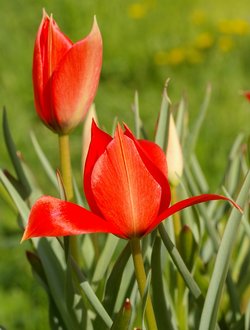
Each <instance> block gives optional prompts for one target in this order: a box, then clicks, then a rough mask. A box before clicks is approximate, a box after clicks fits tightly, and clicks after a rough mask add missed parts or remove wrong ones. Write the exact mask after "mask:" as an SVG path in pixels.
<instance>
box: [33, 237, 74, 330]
mask: <svg viewBox="0 0 250 330" xmlns="http://www.w3.org/2000/svg"><path fill="white" fill-rule="evenodd" d="M37 251H38V255H39V258H40V260H41V262H42V265H43V269H44V272H45V274H46V278H47V282H48V286H49V292H50V294H51V296H52V297H53V301H54V303H55V305H56V306H57V309H58V311H59V313H60V316H61V318H62V319H63V321H64V323H65V324H66V325H67V328H68V329H78V326H77V320H76V317H75V315H74V313H73V312H72V310H71V309H68V308H67V304H66V299H65V298H66V293H65V271H64V270H63V268H62V265H61V264H60V262H59V260H58V258H57V256H56V255H55V253H54V251H53V250H52V248H51V245H50V242H49V240H48V239H46V238H42V239H39V242H38V245H37Z"/></svg>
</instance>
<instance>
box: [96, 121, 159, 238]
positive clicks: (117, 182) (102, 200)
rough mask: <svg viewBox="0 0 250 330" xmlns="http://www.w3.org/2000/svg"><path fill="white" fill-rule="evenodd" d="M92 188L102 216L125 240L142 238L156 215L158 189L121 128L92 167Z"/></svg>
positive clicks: (131, 142) (157, 185)
mask: <svg viewBox="0 0 250 330" xmlns="http://www.w3.org/2000/svg"><path fill="white" fill-rule="evenodd" d="M91 187H92V192H93V194H94V197H95V200H96V203H97V205H98V207H99V209H100V210H101V211H102V214H103V217H104V218H105V219H106V220H108V221H109V222H111V223H113V224H114V225H115V226H117V227H118V228H119V229H120V230H121V231H122V232H123V233H124V235H125V236H126V237H128V238H129V237H132V236H141V235H143V234H144V233H145V232H146V231H147V228H148V226H149V225H150V223H151V222H152V221H153V220H154V219H155V218H156V216H157V214H158V210H159V206H160V200H161V187H160V185H159V184H158V183H157V181H156V180H155V179H154V177H153V176H152V175H151V174H150V172H149V171H148V170H147V168H146V166H145V165H144V162H143V161H142V159H141V157H140V155H139V153H138V151H137V149H136V147H135V144H134V142H133V141H132V140H131V139H130V138H129V137H127V136H125V135H124V134H123V132H122V130H121V128H120V126H118V128H117V130H116V133H115V137H114V139H113V140H112V142H110V143H109V144H108V146H107V148H106V151H105V152H104V153H103V155H102V156H101V157H100V158H99V159H98V160H97V162H96V164H95V166H94V168H93V172H92V180H91Z"/></svg>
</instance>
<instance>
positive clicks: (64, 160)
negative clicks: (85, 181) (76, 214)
mask: <svg viewBox="0 0 250 330" xmlns="http://www.w3.org/2000/svg"><path fill="white" fill-rule="evenodd" d="M59 152H60V167H61V174H62V180H63V185H64V188H65V193H66V198H67V200H68V201H70V200H72V199H73V195H74V194H73V184H72V173H71V161H70V147H69V136H68V135H59Z"/></svg>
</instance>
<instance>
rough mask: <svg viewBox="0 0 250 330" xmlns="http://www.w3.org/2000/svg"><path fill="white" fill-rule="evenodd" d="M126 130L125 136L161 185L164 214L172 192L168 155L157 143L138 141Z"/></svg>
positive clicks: (161, 208)
mask: <svg viewBox="0 0 250 330" xmlns="http://www.w3.org/2000/svg"><path fill="white" fill-rule="evenodd" d="M125 128H126V131H125V135H127V136H129V137H130V138H131V139H132V140H133V141H134V143H135V146H136V148H137V150H138V152H139V154H140V156H141V158H142V160H143V162H144V164H145V166H146V167H147V169H148V170H149V172H150V173H151V174H152V176H153V177H154V179H155V180H156V181H157V182H158V183H159V184H160V185H161V188H162V200H161V206H160V212H162V211H163V210H165V209H166V208H168V206H169V204H170V200H171V191H170V186H169V182H168V179H167V160H166V155H165V153H164V152H163V151H162V149H161V148H160V147H159V146H158V145H157V144H156V143H153V142H150V141H147V140H137V139H136V138H135V137H134V135H133V133H132V132H131V131H130V129H129V128H128V127H127V126H126V125H125Z"/></svg>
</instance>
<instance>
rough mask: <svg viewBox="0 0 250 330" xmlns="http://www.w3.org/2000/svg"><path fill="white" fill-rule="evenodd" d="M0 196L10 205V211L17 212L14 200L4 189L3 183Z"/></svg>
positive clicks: (0, 186)
mask: <svg viewBox="0 0 250 330" xmlns="http://www.w3.org/2000/svg"><path fill="white" fill-rule="evenodd" d="M0 196H1V198H2V199H3V200H4V202H5V203H6V204H8V205H9V207H10V209H11V210H13V211H14V212H16V206H15V203H14V202H13V200H12V198H11V197H10V195H9V193H8V192H7V190H6V188H5V187H4V185H3V183H2V182H1V181H0Z"/></svg>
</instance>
